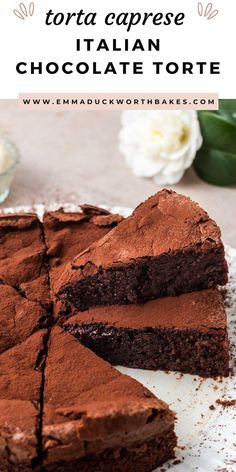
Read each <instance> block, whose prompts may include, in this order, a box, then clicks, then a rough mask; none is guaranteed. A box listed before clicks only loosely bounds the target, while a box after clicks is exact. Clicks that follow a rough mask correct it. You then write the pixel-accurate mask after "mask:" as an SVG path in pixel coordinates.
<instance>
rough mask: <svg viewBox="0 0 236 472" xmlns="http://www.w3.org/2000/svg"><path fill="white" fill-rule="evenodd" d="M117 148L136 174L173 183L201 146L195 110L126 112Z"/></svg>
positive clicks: (157, 180) (178, 178)
mask: <svg viewBox="0 0 236 472" xmlns="http://www.w3.org/2000/svg"><path fill="white" fill-rule="evenodd" d="M119 139H120V145H119V147H120V151H121V152H122V153H123V154H124V156H125V158H126V161H127V164H128V165H129V166H130V167H131V169H132V170H133V172H134V174H135V175H137V176H139V177H153V178H154V181H155V182H156V183H157V184H158V185H172V184H175V183H177V182H179V180H180V179H181V178H182V177H183V174H184V171H185V169H187V168H188V167H190V166H191V165H192V162H193V160H194V158H195V155H196V152H197V150H198V149H199V148H200V147H201V145H202V136H201V131H200V126H199V122H198V118H197V113H196V112H195V111H189V110H186V111H164V110H160V111H125V112H123V114H122V129H121V131H120V134H119Z"/></svg>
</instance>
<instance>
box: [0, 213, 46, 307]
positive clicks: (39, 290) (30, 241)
mask: <svg viewBox="0 0 236 472" xmlns="http://www.w3.org/2000/svg"><path fill="white" fill-rule="evenodd" d="M0 247H1V251H0V279H1V280H4V281H5V282H7V283H8V284H9V285H11V286H12V287H14V288H15V289H16V290H18V291H20V292H21V293H22V294H24V296H26V297H27V298H28V299H29V300H34V301H38V302H39V303H41V304H42V305H43V306H45V307H48V306H49V305H50V293H49V281H48V270H47V266H46V261H45V254H46V246H45V243H44V235H43V227H42V224H41V223H40V221H39V219H38V217H37V215H35V214H34V213H14V214H5V215H3V214H1V215H0Z"/></svg>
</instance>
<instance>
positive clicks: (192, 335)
mask: <svg viewBox="0 0 236 472" xmlns="http://www.w3.org/2000/svg"><path fill="white" fill-rule="evenodd" d="M63 327H64V329H65V330H66V331H67V332H69V333H71V334H73V335H74V336H75V337H76V338H77V339H78V340H79V341H80V342H81V343H83V344H84V345H85V346H87V347H88V348H90V349H92V350H93V351H94V352H95V353H96V354H97V355H99V356H101V357H103V359H105V360H107V361H108V362H110V363H111V364H113V365H123V366H126V367H134V368H139V369H151V370H158V369H161V370H174V371H180V372H184V373H189V374H198V375H201V376H204V377H215V376H218V375H221V376H227V375H229V343H228V336H227V319H226V313H225V309H224V303H223V297H222V294H221V293H220V292H219V291H218V290H217V289H208V290H202V291H201V292H191V293H185V294H182V295H179V296H177V297H166V298H160V299H159V300H152V301H149V302H147V303H145V304H143V305H130V306H127V305H113V306H107V307H104V308H102V307H97V308H91V309H90V310H88V311H84V312H80V313H76V314H75V315H74V316H71V317H70V318H69V319H68V320H66V321H65V323H64V326H63Z"/></svg>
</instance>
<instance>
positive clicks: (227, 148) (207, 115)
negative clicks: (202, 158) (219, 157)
mask: <svg viewBox="0 0 236 472" xmlns="http://www.w3.org/2000/svg"><path fill="white" fill-rule="evenodd" d="M198 117H199V122H200V126H201V132H202V136H203V142H204V146H205V147H208V148H212V149H218V150H219V151H223V152H226V153H229V154H236V123H233V122H232V121H230V120H229V119H226V117H225V116H221V115H218V114H216V113H211V112H210V111H201V112H199V114H198Z"/></svg>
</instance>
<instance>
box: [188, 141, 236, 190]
mask: <svg viewBox="0 0 236 472" xmlns="http://www.w3.org/2000/svg"><path fill="white" fill-rule="evenodd" d="M194 168H195V170H196V172H197V174H198V175H199V177H201V178H202V179H203V180H206V181H207V182H209V183H210V184H214V185H222V186H224V185H234V184H236V155H233V154H229V153H225V152H221V151H218V150H216V149H207V148H204V147H202V148H201V149H200V151H198V153H197V156H196V158H195V160H194Z"/></svg>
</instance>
